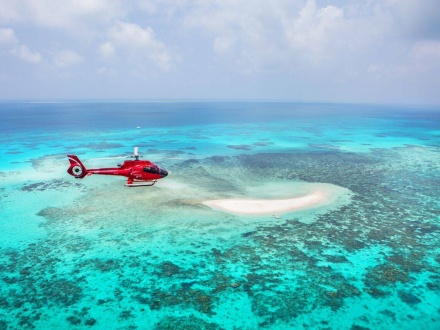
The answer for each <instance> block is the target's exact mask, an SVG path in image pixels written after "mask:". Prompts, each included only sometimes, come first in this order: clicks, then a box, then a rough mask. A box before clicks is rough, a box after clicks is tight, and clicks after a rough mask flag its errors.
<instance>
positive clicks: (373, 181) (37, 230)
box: [0, 102, 440, 329]
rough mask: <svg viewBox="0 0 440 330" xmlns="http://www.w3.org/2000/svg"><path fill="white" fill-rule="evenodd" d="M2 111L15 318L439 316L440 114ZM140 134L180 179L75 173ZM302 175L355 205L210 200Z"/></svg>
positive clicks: (20, 321) (345, 320)
mask: <svg viewBox="0 0 440 330" xmlns="http://www.w3.org/2000/svg"><path fill="white" fill-rule="evenodd" d="M0 114H1V116H2V120H1V123H0V132H1V133H0V142H1V144H0V161H1V167H0V169H1V173H0V180H1V181H0V182H1V186H0V212H1V220H0V239H1V241H0V244H1V245H0V252H1V253H0V259H1V260H0V292H1V295H0V329H3V328H5V329H22V328H37V329H48V328H89V327H91V328H96V329H108V328H120V329H128V328H130V329H136V328H138V329H154V328H156V329H257V328H261V329H287V328H292V329H298V328H305V329H307V328H309V329H417V328H423V329H438V328H439V327H440V304H439V301H440V273H439V270H440V257H439V255H440V253H439V252H440V251H439V247H440V244H439V243H440V240H439V238H440V171H439V169H440V153H439V150H440V143H439V142H440V112H439V109H423V108H414V109H411V108H407V107H397V106H396V107H385V106H366V105H363V106H360V105H336V104H294V103H189V102H188V103H52V104H44V103H43V104H41V103H40V104H34V103H2V104H0ZM137 127H140V128H137ZM134 146H139V147H140V151H141V154H143V155H144V158H148V159H150V160H152V161H155V162H158V163H159V164H161V165H163V166H164V167H165V168H167V169H168V170H169V172H170V175H169V176H168V177H167V178H165V179H163V180H161V181H159V182H158V183H157V185H155V186H154V187H151V188H138V189H129V188H125V187H124V186H123V183H124V179H123V178H118V177H102V176H92V177H87V178H86V179H84V180H75V179H74V178H72V177H70V176H69V175H68V174H67V173H66V169H67V167H68V161H67V158H66V157H65V155H66V154H67V153H75V154H77V155H78V156H79V157H80V158H81V159H82V160H83V161H84V163H85V165H86V166H90V167H93V166H114V165H115V163H116V162H118V160H114V159H105V158H107V157H110V156H121V155H127V154H130V153H131V151H132V148H133V147H134ZM97 158H104V159H97ZM297 182H322V183H330V184H334V185H338V186H341V187H344V188H347V189H349V191H351V197H350V202H349V203H347V202H346V201H345V202H344V203H342V202H341V203H340V204H338V203H339V202H338V201H336V202H335V203H334V205H332V207H331V208H328V209H310V210H306V211H301V212H297V213H292V214H289V215H286V216H283V217H281V219H274V218H273V217H264V216H260V217H240V216H235V215H229V214H226V213H221V212H215V211H213V210H211V209H210V208H208V207H206V206H204V205H202V204H201V202H203V201H204V200H207V199H216V198H233V197H243V196H247V194H248V193H249V191H253V192H254V194H255V193H256V190H258V187H278V188H277V189H279V190H280V191H282V193H283V194H285V193H286V191H285V190H286V189H287V188H286V189H283V188H282V187H289V185H292V184H296V183H297ZM256 187H257V188H256ZM257 193H258V192H257ZM276 193H277V190H276V189H275V190H273V189H272V190H270V191H269V189H268V191H266V192H263V193H262V194H263V195H264V194H266V195H267V196H270V197H273V196H275V195H276ZM292 195H295V192H292Z"/></svg>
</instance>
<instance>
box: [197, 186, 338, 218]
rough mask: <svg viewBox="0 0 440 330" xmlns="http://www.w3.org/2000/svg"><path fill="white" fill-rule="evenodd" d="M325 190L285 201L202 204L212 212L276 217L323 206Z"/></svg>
mask: <svg viewBox="0 0 440 330" xmlns="http://www.w3.org/2000/svg"><path fill="white" fill-rule="evenodd" d="M329 197H330V196H329V193H328V191H326V190H315V191H312V192H310V193H308V194H306V195H304V196H300V197H295V198H287V199H235V198H232V199H216V200H209V201H205V202H203V204H205V205H207V206H209V207H211V208H212V209H214V210H219V211H223V212H227V213H232V214H239V215H266V214H271V215H278V214H283V213H290V212H293V211H296V210H300V209H303V208H308V207H311V206H318V205H321V204H325V203H326V202H327V200H328V199H329Z"/></svg>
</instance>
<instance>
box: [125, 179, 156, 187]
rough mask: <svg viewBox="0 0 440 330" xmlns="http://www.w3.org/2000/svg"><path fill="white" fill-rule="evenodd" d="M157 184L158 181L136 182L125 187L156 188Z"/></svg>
mask: <svg viewBox="0 0 440 330" xmlns="http://www.w3.org/2000/svg"><path fill="white" fill-rule="evenodd" d="M156 182H157V180H153V181H148V182H145V181H134V182H132V183H126V184H125V185H124V186H126V187H151V186H154V184H155V183H156Z"/></svg>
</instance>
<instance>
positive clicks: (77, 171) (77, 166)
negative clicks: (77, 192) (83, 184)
mask: <svg viewBox="0 0 440 330" xmlns="http://www.w3.org/2000/svg"><path fill="white" fill-rule="evenodd" d="M67 158H69V162H70V167H69V169H68V170H67V173H69V174H70V175H73V176H74V177H75V178H77V179H82V178H84V177H85V176H86V175H87V170H86V168H85V166H84V165H83V164H82V163H81V161H80V160H79V158H78V157H77V156H75V155H67Z"/></svg>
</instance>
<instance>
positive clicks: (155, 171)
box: [144, 165, 159, 174]
mask: <svg viewBox="0 0 440 330" xmlns="http://www.w3.org/2000/svg"><path fill="white" fill-rule="evenodd" d="M144 172H147V173H152V174H159V169H158V168H157V167H156V166H154V165H150V166H145V167H144Z"/></svg>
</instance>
